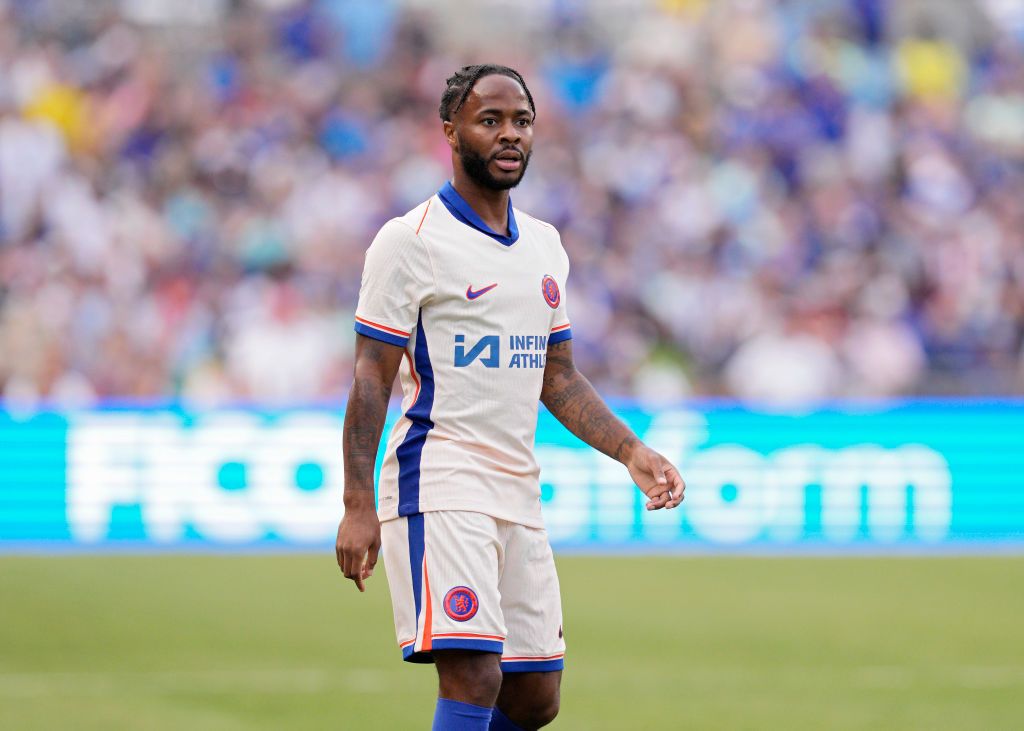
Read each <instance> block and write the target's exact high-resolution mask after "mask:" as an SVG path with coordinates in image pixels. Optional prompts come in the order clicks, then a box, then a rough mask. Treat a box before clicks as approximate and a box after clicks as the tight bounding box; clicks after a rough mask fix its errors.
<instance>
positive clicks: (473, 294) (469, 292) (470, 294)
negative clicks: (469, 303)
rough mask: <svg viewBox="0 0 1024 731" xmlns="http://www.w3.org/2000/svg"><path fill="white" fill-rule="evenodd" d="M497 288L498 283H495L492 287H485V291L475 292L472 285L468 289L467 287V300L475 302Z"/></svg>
mask: <svg viewBox="0 0 1024 731" xmlns="http://www.w3.org/2000/svg"><path fill="white" fill-rule="evenodd" d="M497 286H498V283H497V282H495V283H494V284H492V285H490V286H488V287H484V288H483V289H478V290H477V291H475V292H474V291H473V285H472V284H471V285H469V286H468V287H466V299H468V300H475V299H476V298H477V297H479V296H480V295H482V294H487V293H488V292H490V291H491V290H492V289H494V288H495V287H497Z"/></svg>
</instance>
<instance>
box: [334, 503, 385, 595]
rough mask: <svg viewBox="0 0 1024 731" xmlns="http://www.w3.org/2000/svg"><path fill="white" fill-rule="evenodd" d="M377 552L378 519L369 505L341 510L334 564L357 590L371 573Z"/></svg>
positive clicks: (375, 563)
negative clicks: (343, 511) (336, 562)
mask: <svg viewBox="0 0 1024 731" xmlns="http://www.w3.org/2000/svg"><path fill="white" fill-rule="evenodd" d="M379 552H380V520H378V519H377V511H376V510H374V509H373V507H372V505H371V506H370V507H369V508H358V509H356V508H352V509H346V510H345V517H344V518H342V519H341V524H340V525H339V526H338V540H337V542H336V543H335V544H334V553H335V554H336V555H337V557H338V567H339V568H341V571H342V573H343V574H345V578H346V579H352V581H354V582H356V587H357V588H358V589H359V591H366V587H364V586H363V582H364V581H366V580H367V579H368V578H370V577H371V576H373V567H374V566H376V565H377V554H378V553H379Z"/></svg>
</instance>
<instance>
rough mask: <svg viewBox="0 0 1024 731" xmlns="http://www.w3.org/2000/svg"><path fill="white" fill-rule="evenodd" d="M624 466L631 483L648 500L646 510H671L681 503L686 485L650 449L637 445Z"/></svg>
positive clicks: (663, 459) (666, 461)
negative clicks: (631, 480)
mask: <svg viewBox="0 0 1024 731" xmlns="http://www.w3.org/2000/svg"><path fill="white" fill-rule="evenodd" d="M625 464H626V469H628V470H629V476H630V477H632V478H633V482H635V483H636V486H637V487H639V488H640V490H641V491H642V492H643V493H644V494H645V495H646V496H647V497H648V498H650V499H649V500H648V501H647V509H648V510H660V509H661V508H669V509H671V508H674V507H676V506H677V505H679V503H681V502H683V493H684V492H685V491H686V483H685V482H684V481H683V478H682V477H681V476H680V475H679V470H677V469H676V468H675V466H674V465H673V464H672V463H671V462H669V461H668V460H667V459H665V458H664V457H662V456H661V455H660V454H658V453H657V452H655V451H654V450H653V449H651V448H650V447H648V446H646V445H644V444H639V445H637V447H636V448H635V449H634V450H633V453H632V454H631V455H630V456H629V459H627V460H626V462H625Z"/></svg>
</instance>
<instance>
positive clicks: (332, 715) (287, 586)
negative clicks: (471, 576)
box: [0, 551, 1024, 731]
mask: <svg viewBox="0 0 1024 731" xmlns="http://www.w3.org/2000/svg"><path fill="white" fill-rule="evenodd" d="M558 565H559V571H560V575H561V580H562V594H563V600H564V606H565V631H566V640H567V642H568V653H567V656H566V672H565V678H564V682H563V699H562V714H561V716H560V717H559V718H558V720H556V721H555V723H554V724H552V726H550V728H552V729H563V730H565V731H568V730H569V729H579V730H587V731H590V730H593V729H609V730H615V731H629V730H631V729H652V730H657V729H730V730H733V729H734V730H737V731H738V730H740V729H751V730H754V729H757V730H758V731H763V730H764V729H787V730H790V729H814V730H819V729H836V730H839V729H872V730H873V731H886V730H889V729H891V730H893V731H913V730H916V729H921V730H925V729H927V730H928V731H941V730H944V729H949V730H950V731H953V730H956V731H963V730H965V729H985V730H986V731H995V730H998V729H1016V728H1022V727H1024V629H1022V628H1024V620H1022V618H1024V558H1021V557H1001V558H955V559H954V558H927V559H925V558H900V559H879V558H858V559H846V558H771V559H767V558H764V559H761V558H685V557H678V558H671V557H658V558H655V557H645V556H631V557H614V558H613V557H582V556H568V557H562V558H560V559H559V561H558ZM0 592H2V599H0V728H2V729H11V730H12V731H15V730H17V731H22V730H24V731H32V730H36V729H38V730H40V731H41V730H44V729H45V730H46V731H51V730H52V729H67V730H74V731H78V730H83V731H85V730H96V731H101V730H102V731H113V730H116V729H139V730H142V731H163V730H165V729H166V730H168V731H170V730H172V729H173V730H174V731H181V730H183V729H188V730H189V731H205V730H207V729H209V730H210V731H235V730H239V731H240V730H242V729H246V730H252V729H268V730H269V729H274V730H275V731H277V730H281V729H334V730H339V729H341V730H349V729H428V728H429V727H430V719H431V716H432V713H433V696H434V693H435V688H436V685H435V676H434V672H433V669H432V668H431V667H429V666H410V665H407V664H404V663H402V662H401V661H400V660H399V657H400V656H399V652H398V650H397V648H396V646H395V642H394V633H393V630H392V623H391V608H390V603H389V600H388V591H387V584H386V580H385V577H384V575H383V572H378V575H377V576H375V577H373V579H371V580H370V583H369V588H368V591H367V593H366V594H365V595H359V594H358V592H356V591H355V589H354V588H353V587H352V586H351V584H350V583H349V582H345V581H344V580H343V579H342V577H341V575H340V573H339V572H338V570H337V568H336V566H335V565H334V557H333V555H332V554H331V552H330V551H326V552H325V553H324V554H323V555H316V556H311V555H285V556H258V555H257V556H253V555H248V556H103V557H0Z"/></svg>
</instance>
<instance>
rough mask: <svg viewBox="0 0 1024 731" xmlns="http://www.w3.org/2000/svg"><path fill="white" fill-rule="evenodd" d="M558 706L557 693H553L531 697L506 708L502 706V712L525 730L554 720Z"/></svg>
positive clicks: (531, 730) (542, 725) (533, 730)
mask: <svg viewBox="0 0 1024 731" xmlns="http://www.w3.org/2000/svg"><path fill="white" fill-rule="evenodd" d="M558 708H559V698H558V693H555V694H554V695H549V696H540V697H535V698H531V699H530V700H529V701H527V702H524V703H520V704H518V705H516V706H515V707H513V708H509V709H507V710H506V709H504V708H502V712H503V713H504V714H505V715H506V716H508V718H509V720H511V721H512V722H513V723H514V724H516V725H517V726H519V727H520V728H522V729H524V730H525V731H535V729H539V728H543V727H544V726H547V725H548V724H549V723H551V722H552V721H554V720H555V717H556V716H557V715H558Z"/></svg>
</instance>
